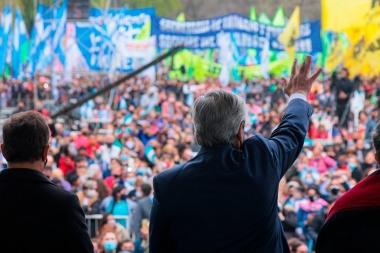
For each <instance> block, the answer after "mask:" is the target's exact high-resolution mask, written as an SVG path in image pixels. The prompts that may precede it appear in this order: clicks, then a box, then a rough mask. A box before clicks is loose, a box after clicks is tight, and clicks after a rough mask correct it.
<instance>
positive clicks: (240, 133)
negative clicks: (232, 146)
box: [236, 121, 245, 143]
mask: <svg viewBox="0 0 380 253" xmlns="http://www.w3.org/2000/svg"><path fill="white" fill-rule="evenodd" d="M244 126H245V121H242V122H241V123H240V126H239V131H238V133H237V135H236V137H237V139H238V140H239V142H240V143H243V141H244Z"/></svg>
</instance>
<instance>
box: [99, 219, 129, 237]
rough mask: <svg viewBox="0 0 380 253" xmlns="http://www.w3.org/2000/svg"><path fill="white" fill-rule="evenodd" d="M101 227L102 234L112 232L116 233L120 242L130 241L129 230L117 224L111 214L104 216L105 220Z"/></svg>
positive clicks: (102, 221)
mask: <svg viewBox="0 0 380 253" xmlns="http://www.w3.org/2000/svg"><path fill="white" fill-rule="evenodd" d="M99 227H100V231H99V233H100V234H101V233H102V232H103V231H106V230H112V231H113V232H115V234H116V238H117V240H118V241H119V242H120V241H124V240H126V239H129V233H128V232H127V230H126V229H125V228H124V227H123V226H122V225H120V224H119V223H117V222H116V220H115V218H114V217H113V215H112V214H110V213H109V214H105V215H104V216H103V218H102V219H101V220H100V225H99Z"/></svg>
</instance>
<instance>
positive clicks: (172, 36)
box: [152, 14, 322, 53]
mask: <svg viewBox="0 0 380 253" xmlns="http://www.w3.org/2000/svg"><path fill="white" fill-rule="evenodd" d="M283 30H284V28H283V27H275V26H271V25H265V24H261V23H259V22H257V21H252V20H250V19H248V18H246V17H244V16H241V15H238V14H231V15H226V16H222V17H216V18H212V19H206V20H198V21H186V22H179V21H176V20H173V19H167V18H162V17H158V16H155V17H153V22H152V34H154V35H156V36H157V47H158V49H159V50H163V49H168V48H172V47H174V46H177V45H181V44H183V45H184V46H185V47H186V48H188V49H191V50H194V49H218V48H223V47H231V45H233V46H235V47H237V48H252V49H259V50H262V49H263V48H264V45H265V44H266V41H267V40H268V39H269V42H270V50H272V51H284V45H283V44H282V43H280V42H279V41H278V36H279V35H280V34H281V33H282V31H283ZM320 30H321V23H320V21H314V22H307V23H304V24H302V25H301V27H300V37H299V39H298V40H297V41H296V49H297V52H303V53H317V52H322V43H321V37H320Z"/></svg>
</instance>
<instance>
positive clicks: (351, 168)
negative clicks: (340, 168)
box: [348, 163, 357, 170]
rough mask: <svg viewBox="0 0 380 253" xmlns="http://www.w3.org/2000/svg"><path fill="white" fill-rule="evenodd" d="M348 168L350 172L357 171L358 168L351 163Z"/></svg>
mask: <svg viewBox="0 0 380 253" xmlns="http://www.w3.org/2000/svg"><path fill="white" fill-rule="evenodd" d="M348 168H350V170H355V169H356V168H357V166H356V164H355V163H349V164H348Z"/></svg>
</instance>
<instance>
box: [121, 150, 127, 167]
mask: <svg viewBox="0 0 380 253" xmlns="http://www.w3.org/2000/svg"><path fill="white" fill-rule="evenodd" d="M120 161H121V163H122V165H123V166H126V165H128V155H127V154H125V153H124V154H120Z"/></svg>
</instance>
